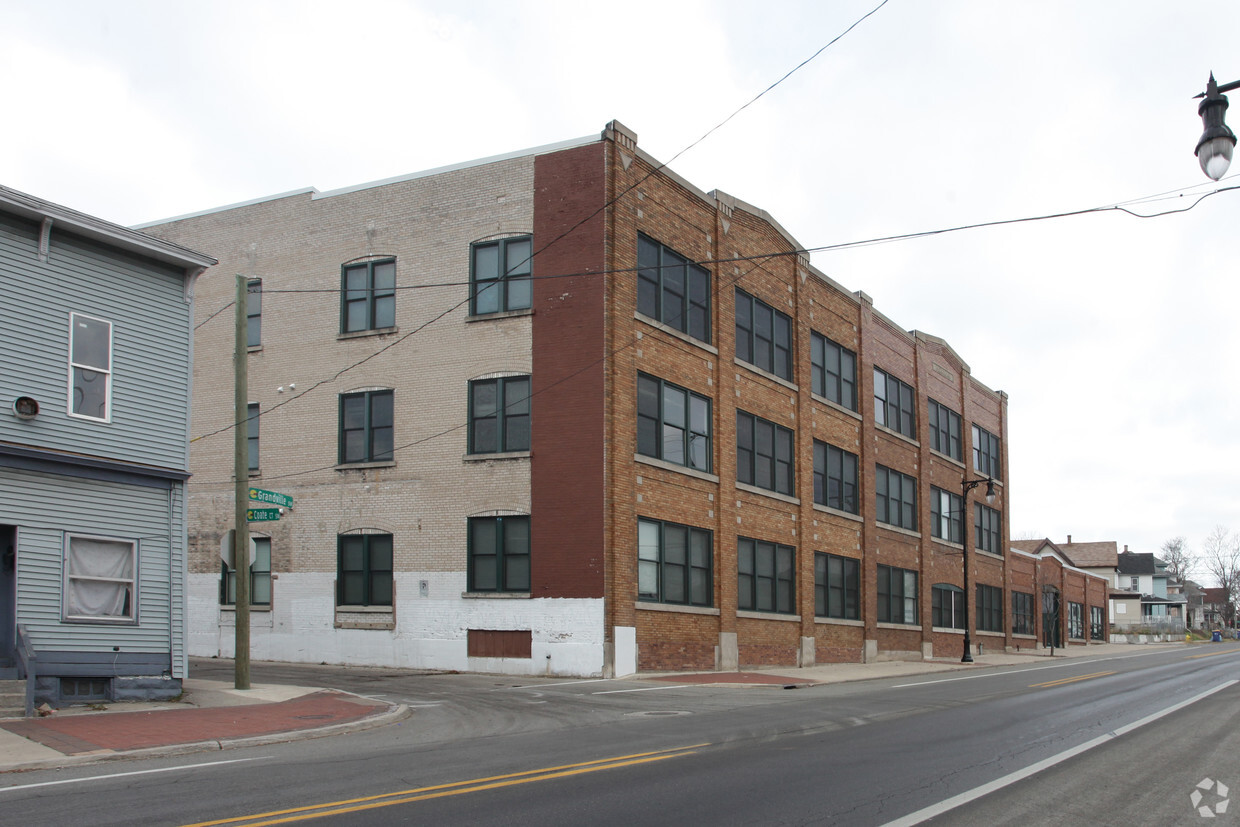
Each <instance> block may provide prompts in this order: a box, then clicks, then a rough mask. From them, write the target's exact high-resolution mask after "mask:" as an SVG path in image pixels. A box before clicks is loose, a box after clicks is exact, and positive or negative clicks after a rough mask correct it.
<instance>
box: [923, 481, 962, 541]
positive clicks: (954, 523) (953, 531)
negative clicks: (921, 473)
mask: <svg viewBox="0 0 1240 827" xmlns="http://www.w3.org/2000/svg"><path fill="white" fill-rule="evenodd" d="M930 536H931V537H937V538H939V539H940V540H946V541H948V542H949V543H963V542H964V498H963V497H961V496H960V495H959V494H953V493H952V492H951V491H944V490H943V489H942V488H939V487H938V486H935V485H932V486H930Z"/></svg>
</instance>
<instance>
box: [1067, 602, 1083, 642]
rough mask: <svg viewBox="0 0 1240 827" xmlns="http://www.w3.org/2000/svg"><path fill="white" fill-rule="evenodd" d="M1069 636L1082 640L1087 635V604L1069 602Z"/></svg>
mask: <svg viewBox="0 0 1240 827" xmlns="http://www.w3.org/2000/svg"><path fill="white" fill-rule="evenodd" d="M1068 637H1070V638H1073V639H1075V640H1080V639H1082V638H1084V637H1085V606H1084V605H1083V604H1081V603H1072V602H1069V603H1068Z"/></svg>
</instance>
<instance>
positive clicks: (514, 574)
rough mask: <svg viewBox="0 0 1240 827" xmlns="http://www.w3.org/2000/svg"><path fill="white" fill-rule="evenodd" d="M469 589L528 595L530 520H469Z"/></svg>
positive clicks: (511, 517)
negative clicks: (526, 593)
mask: <svg viewBox="0 0 1240 827" xmlns="http://www.w3.org/2000/svg"><path fill="white" fill-rule="evenodd" d="M468 588H469V590H470V591H471V592H521V593H525V592H529V590H530V518H529V517H528V516H524V515H518V516H505V517H470V518H469V587H468Z"/></svg>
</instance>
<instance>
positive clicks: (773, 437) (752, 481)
mask: <svg viewBox="0 0 1240 827" xmlns="http://www.w3.org/2000/svg"><path fill="white" fill-rule="evenodd" d="M793 442H794V439H793V433H792V431H791V430H789V429H788V428H785V427H783V426H782V425H776V424H775V423H774V422H768V421H767V420H765V419H762V418H761V417H757V416H754V415H753V414H750V413H745V412H744V411H742V410H739V409H738V410H737V412H736V481H737V482H740V483H744V484H746V485H752V486H755V487H757V488H765V489H766V490H768V491H775V492H778V493H780V494H787V495H788V496H789V497H791V496H793V491H794V490H795V480H794V464H793V459H792V446H793Z"/></svg>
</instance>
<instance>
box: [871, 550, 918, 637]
mask: <svg viewBox="0 0 1240 827" xmlns="http://www.w3.org/2000/svg"><path fill="white" fill-rule="evenodd" d="M878 622H879V623H901V624H904V625H906V626H914V625H917V624H920V623H921V620H920V619H918V600H917V572H915V571H913V570H912V569H901V568H896V567H895V566H884V565H879V566H878Z"/></svg>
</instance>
